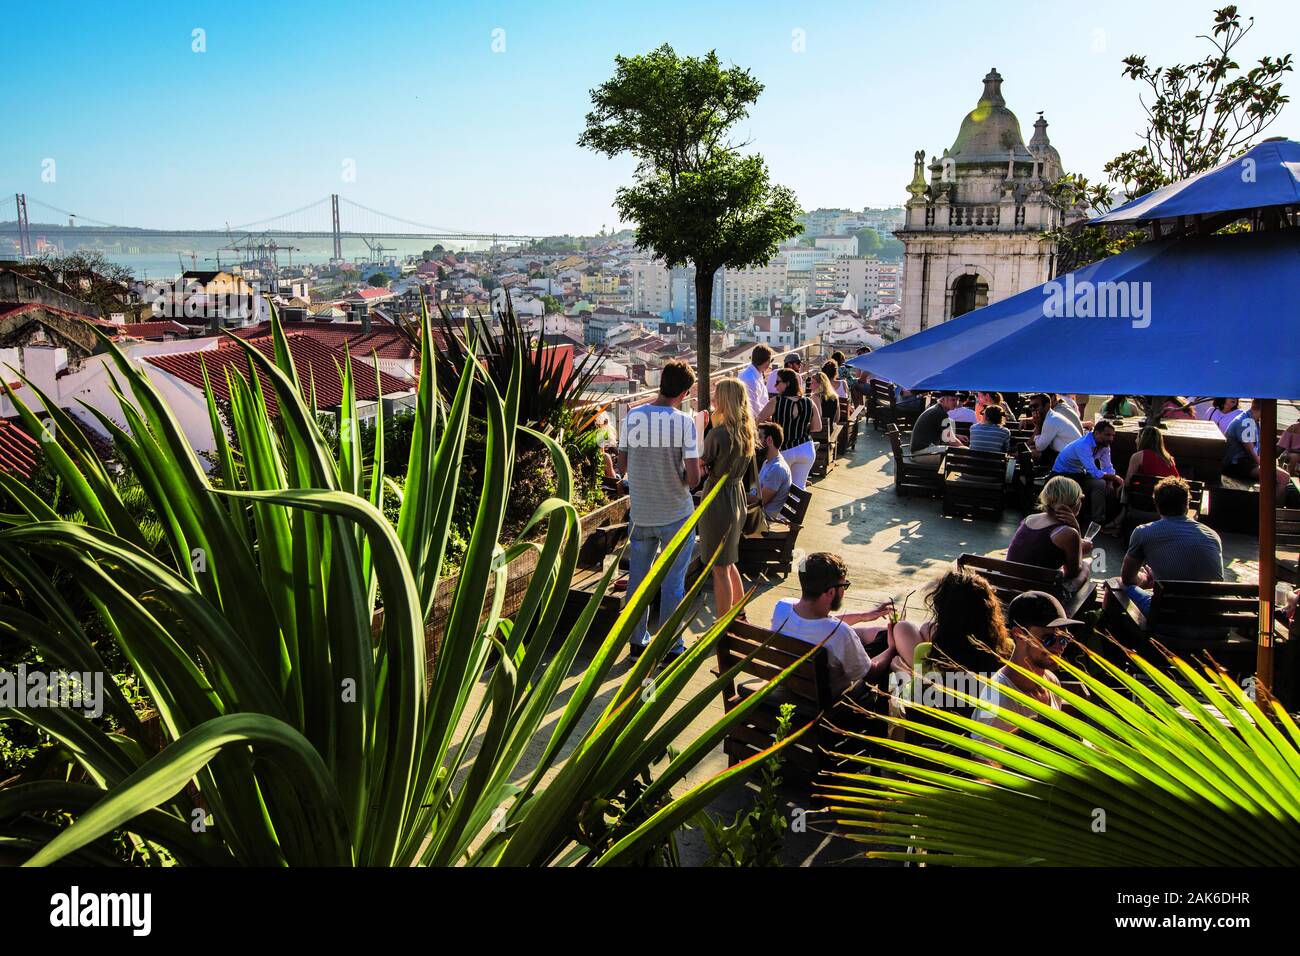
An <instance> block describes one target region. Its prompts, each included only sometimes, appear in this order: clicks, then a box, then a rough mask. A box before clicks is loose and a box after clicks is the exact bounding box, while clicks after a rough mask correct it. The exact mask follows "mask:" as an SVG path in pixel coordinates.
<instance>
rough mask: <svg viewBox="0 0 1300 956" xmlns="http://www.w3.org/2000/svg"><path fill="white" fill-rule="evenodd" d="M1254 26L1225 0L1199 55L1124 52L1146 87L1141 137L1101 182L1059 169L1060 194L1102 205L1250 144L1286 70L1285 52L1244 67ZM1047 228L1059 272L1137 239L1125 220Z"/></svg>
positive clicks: (1272, 109) (1265, 121) (1271, 113)
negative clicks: (1239, 57)
mask: <svg viewBox="0 0 1300 956" xmlns="http://www.w3.org/2000/svg"><path fill="white" fill-rule="evenodd" d="M1254 25H1255V20H1254V17H1249V18H1247V19H1246V21H1245V22H1243V21H1242V18H1241V15H1240V14H1239V13H1238V12H1237V8H1236V7H1235V6H1226V7H1222V8H1221V9H1218V10H1216V11H1215V12H1214V27H1213V29H1212V31H1211V33H1210V35H1208V36H1207V35H1204V34H1202V35H1201V37H1200V38H1201V39H1203V40H1205V41H1206V42H1208V43H1209V44H1210V46H1211V47H1212V48H1213V49H1212V51H1211V52H1210V53H1208V54H1207V55H1206V57H1205V58H1204V59H1202V60H1199V61H1197V62H1195V63H1178V64H1174V65H1173V66H1166V67H1159V66H1151V65H1150V64H1149V63H1148V62H1147V58H1146V57H1144V56H1139V55H1137V54H1133V55H1131V56H1127V57H1125V58H1124V71H1123V75H1124V76H1126V77H1128V78H1129V79H1132V80H1134V81H1135V82H1137V83H1141V84H1142V85H1143V86H1145V87H1146V93H1145V94H1144V95H1143V96H1142V98H1141V102H1142V108H1143V110H1144V111H1145V113H1146V117H1147V125H1146V129H1145V130H1144V131H1143V132H1141V133H1140V134H1139V135H1140V136H1141V138H1142V143H1141V145H1140V146H1137V147H1135V148H1133V149H1130V150H1126V151H1124V152H1122V153H1120V154H1119V155H1118V156H1116V157H1115V158H1114V159H1112V160H1111V161H1110V162H1108V163H1107V164H1106V165H1105V167H1103V168H1104V170H1105V173H1106V176H1107V182H1106V183H1091V182H1089V181H1088V180H1087V179H1086V178H1084V177H1082V176H1078V175H1071V176H1065V177H1064V178H1062V179H1061V180H1060V181H1058V182H1057V183H1056V185H1055V188H1054V192H1055V193H1056V195H1057V197H1058V199H1063V200H1067V201H1074V202H1081V203H1083V204H1084V205H1085V206H1087V207H1088V208H1091V209H1100V210H1106V209H1109V208H1110V207H1111V206H1112V204H1113V203H1114V201H1115V196H1114V191H1113V190H1114V189H1115V188H1118V189H1119V190H1120V192H1121V193H1122V195H1123V200H1122V201H1127V200H1129V199H1133V198H1136V197H1137V196H1142V195H1145V194H1146V193H1149V192H1152V191H1153V190H1156V189H1159V188H1160V187H1162V186H1166V185H1168V184H1170V183H1174V182H1178V181H1179V180H1181V179H1186V178H1187V177H1189V176H1194V175H1195V174H1197V173H1200V172H1204V171H1205V170H1207V169H1213V168H1214V167H1215V166H1218V165H1219V164H1220V163H1222V162H1224V161H1226V160H1229V159H1232V158H1233V157H1234V156H1238V155H1240V154H1241V153H1243V152H1245V151H1246V150H1248V149H1250V148H1251V147H1252V146H1254V145H1255V144H1256V143H1257V142H1258V138H1259V136H1260V135H1261V134H1262V133H1263V132H1264V131H1265V130H1266V129H1268V127H1269V126H1271V125H1272V124H1273V121H1274V120H1276V119H1277V116H1278V114H1279V113H1280V112H1281V110H1282V107H1283V106H1285V105H1286V103H1287V102H1288V97H1287V96H1286V95H1285V94H1284V93H1283V92H1282V78H1283V77H1284V75H1285V74H1287V73H1290V72H1291V71H1292V66H1291V54H1289V53H1287V54H1284V55H1282V56H1280V57H1272V56H1263V57H1261V58H1260V59H1259V61H1258V62H1257V63H1256V64H1255V65H1254V66H1252V67H1251V68H1250V69H1248V70H1245V71H1244V72H1243V71H1242V68H1241V66H1240V65H1239V64H1238V63H1237V61H1236V59H1235V56H1236V53H1235V51H1236V50H1237V48H1238V47H1239V46H1240V44H1241V41H1242V40H1243V39H1244V38H1245V36H1246V35H1247V34H1248V33H1249V32H1250V31H1251V30H1252V29H1253V28H1254ZM1048 235H1049V238H1052V239H1055V240H1056V241H1057V242H1058V243H1059V244H1060V248H1061V256H1060V260H1061V270H1060V271H1068V270H1069V269H1073V268H1078V267H1080V266H1083V265H1087V264H1088V263H1089V262H1094V261H1096V260H1097V259H1101V258H1104V257H1106V256H1109V255H1114V254H1115V253H1117V252H1122V251H1124V250H1125V249H1127V248H1130V247H1132V246H1134V245H1136V244H1137V243H1138V242H1140V241H1141V239H1142V234H1141V233H1138V232H1135V231H1134V230H1132V229H1131V228H1128V227H1124V228H1119V229H1105V228H1101V227H1097V226H1076V227H1074V228H1071V229H1069V230H1057V231H1056V232H1053V233H1049V234H1048Z"/></svg>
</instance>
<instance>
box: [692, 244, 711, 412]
mask: <svg viewBox="0 0 1300 956" xmlns="http://www.w3.org/2000/svg"><path fill="white" fill-rule="evenodd" d="M715 271H716V270H714V269H710V268H701V267H700V264H699V263H696V265H695V352H696V355H697V356H698V359H697V365H698V367H697V368H696V370H695V371H696V375H697V378H696V380H695V387H696V393H695V394H696V397H697V406H696V407H697V409H698V410H700V411H707V410H708V409H709V407H710V406H709V398H710V396H711V395H712V392H711V391H710V389H709V336H710V335H711V334H712V332H713V273H714V272H715Z"/></svg>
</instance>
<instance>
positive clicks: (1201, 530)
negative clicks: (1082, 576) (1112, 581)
mask: <svg viewBox="0 0 1300 956" xmlns="http://www.w3.org/2000/svg"><path fill="white" fill-rule="evenodd" d="M1155 500H1156V511H1158V512H1159V513H1160V519H1159V520H1158V521H1152V522H1151V523H1150V524H1144V525H1141V526H1140V527H1138V528H1135V529H1134V530H1133V537H1132V538H1130V539H1129V546H1128V553H1127V554H1126V555H1124V567H1123V568H1122V569H1121V570H1120V577H1121V579H1122V580H1123V582H1124V589H1125V591H1126V592H1127V593H1128V595H1129V597H1130V598H1132V599H1133V603H1134V604H1136V605H1137V606H1138V609H1139V610H1140V611H1141V612H1142V613H1143V614H1149V613H1150V612H1151V590H1150V589H1151V587H1152V586H1153V585H1154V584H1155V582H1156V581H1222V580H1223V542H1222V541H1221V540H1219V536H1218V535H1217V534H1216V533H1215V532H1214V531H1212V530H1211V529H1210V528H1207V527H1206V526H1205V525H1203V524H1200V523H1199V522H1197V521H1196V520H1194V519H1193V518H1191V517H1190V516H1189V515H1188V514H1187V506H1188V502H1189V501H1190V500H1191V489H1189V488H1188V486H1187V482H1185V481H1184V480H1183V479H1181V478H1161V479H1160V481H1159V482H1157V483H1156V489H1155Z"/></svg>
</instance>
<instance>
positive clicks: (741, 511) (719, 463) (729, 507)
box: [697, 378, 757, 615]
mask: <svg viewBox="0 0 1300 956" xmlns="http://www.w3.org/2000/svg"><path fill="white" fill-rule="evenodd" d="M756 445H757V437H756V435H755V429H754V415H753V412H751V411H750V408H749V395H748V394H747V393H746V391H745V386H744V384H743V383H742V382H741V381H740V379H737V378H724V379H722V380H721V381H720V382H718V390H717V395H716V399H715V403H714V408H713V428H712V429H711V430H710V431H709V434H708V435H707V436H705V438H704V445H703V447H702V448H701V449H700V462H701V464H703V465H704V467H705V470H706V472H707V474H708V480H707V481H706V482H705V484H704V492H705V494H708V493H709V492H710V491H711V490H712V489H713V487H714V486H715V485H717V484H719V483H721V482H723V481H725V482H726V487H725V488H723V489H722V490H721V491H719V492H718V496H717V497H716V498H714V499H713V501H712V503H711V504H710V505H709V508H708V510H707V511H705V512H704V514H703V515H701V516H700V522H699V525H698V526H697V530H698V531H699V535H700V557H701V558H703V559H704V560H705V561H707V560H708V559H709V558H710V557H712V556H713V552H714V551H715V550H717V548H718V546H719V545H721V547H722V551H721V553H720V554H719V555H718V560H717V562H716V563H715V564H714V565H713V598H714V602H715V603H716V604H717V610H718V614H719V615H722V614H725V613H726V612H727V611H729V610H730V609H731V608H732V607H733V606H735V605H736V604H737V603H738V602H739V601H740V598H741V596H742V595H743V594H744V593H745V588H744V584H743V582H742V581H741V580H740V572H739V571H737V570H736V561H737V560H738V559H739V557H740V554H739V552H740V538H741V535H742V534H743V533H744V530H745V489H746V488H748V487H749V486H750V485H751V484H752V483H753V480H754V479H753V474H752V473H753V471H754V448H755V446H756Z"/></svg>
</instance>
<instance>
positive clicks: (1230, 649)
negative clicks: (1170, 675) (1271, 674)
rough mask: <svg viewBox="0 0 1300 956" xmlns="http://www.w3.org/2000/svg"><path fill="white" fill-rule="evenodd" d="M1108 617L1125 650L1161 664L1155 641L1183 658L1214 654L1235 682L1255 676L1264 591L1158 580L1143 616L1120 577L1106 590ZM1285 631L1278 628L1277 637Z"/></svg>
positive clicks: (1216, 583) (1224, 583)
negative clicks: (1153, 641) (1146, 611)
mask: <svg viewBox="0 0 1300 956" xmlns="http://www.w3.org/2000/svg"><path fill="white" fill-rule="evenodd" d="M1102 609H1103V617H1104V619H1105V621H1106V624H1107V625H1108V627H1109V628H1110V631H1111V634H1112V635H1114V637H1115V638H1116V639H1117V640H1118V641H1119V642H1120V643H1121V644H1123V645H1124V646H1125V647H1128V648H1131V649H1133V650H1136V651H1137V652H1138V653H1140V654H1142V656H1144V657H1149V658H1151V659H1153V660H1160V659H1162V658H1160V655H1159V653H1158V652H1157V651H1156V650H1155V648H1154V647H1152V645H1151V641H1152V640H1153V639H1154V640H1156V641H1158V642H1159V643H1161V644H1163V645H1164V646H1165V647H1166V648H1168V649H1169V650H1170V651H1173V652H1174V653H1175V654H1178V655H1179V656H1181V657H1184V658H1191V657H1193V656H1198V655H1204V654H1209V655H1210V656H1211V657H1213V658H1214V660H1215V661H1216V662H1217V663H1219V664H1220V665H1222V666H1223V667H1224V668H1225V669H1226V670H1227V671H1228V672H1229V673H1230V674H1232V675H1233V677H1235V678H1241V677H1245V676H1247V675H1249V674H1253V673H1254V672H1255V657H1256V646H1255V645H1256V641H1257V639H1258V638H1257V631H1258V629H1259V588H1258V586H1257V585H1254V584H1238V583H1230V582H1227V581H1157V582H1156V585H1155V589H1154V591H1153V592H1152V596H1151V612H1150V614H1146V615H1144V614H1143V613H1142V611H1141V610H1140V609H1139V608H1138V606H1137V604H1136V603H1135V602H1134V601H1133V600H1132V598H1130V597H1129V595H1128V594H1127V592H1126V591H1125V589H1124V586H1123V584H1122V583H1121V582H1120V579H1119V578H1112V579H1110V580H1109V581H1107V582H1106V584H1105V587H1104V588H1103V598H1102ZM1285 634H1286V632H1285V630H1284V629H1283V628H1281V627H1278V628H1277V629H1276V633H1275V636H1276V637H1284V636H1285Z"/></svg>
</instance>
